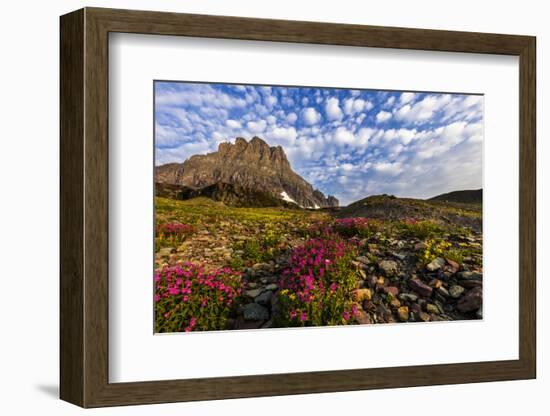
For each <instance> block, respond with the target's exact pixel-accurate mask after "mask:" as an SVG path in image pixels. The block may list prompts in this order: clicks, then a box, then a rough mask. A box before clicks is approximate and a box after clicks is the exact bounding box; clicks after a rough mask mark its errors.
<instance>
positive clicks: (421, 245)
mask: <svg viewBox="0 0 550 416" xmlns="http://www.w3.org/2000/svg"><path fill="white" fill-rule="evenodd" d="M427 248H428V246H427V244H426V243H425V242H423V241H422V242H420V243H416V244H415V245H414V249H415V250H416V251H420V250H426V249H427Z"/></svg>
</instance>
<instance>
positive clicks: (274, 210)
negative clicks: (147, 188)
mask: <svg viewBox="0 0 550 416" xmlns="http://www.w3.org/2000/svg"><path fill="white" fill-rule="evenodd" d="M154 93H155V104H154V117H155V132H154V143H155V161H154V163H155V170H154V175H155V178H154V179H155V201H154V203H155V230H154V235H153V236H152V238H154V241H155V264H154V276H153V278H154V291H155V293H154V309H155V311H154V313H155V328H154V330H155V332H157V333H164V332H172V333H173V332H192V331H212V330H217V331H219V330H245V329H256V330H264V329H270V328H288V327H312V326H339V325H360V324H364V325H365V324H367V325H368V324H384V323H400V324H406V323H413V322H424V323H426V324H427V325H429V323H430V322H435V321H457V320H473V319H482V318H483V312H482V306H483V305H482V303H483V261H482V260H483V256H482V243H483V234H482V231H483V227H482V225H483V224H482V199H483V196H482V195H483V191H482V188H483V184H482V168H483V162H482V157H483V104H484V101H483V96H482V95H476V94H455V93H439V92H438V93H436V92H411V91H385V90H364V89H341V88H326V87H295V86H267V85H245V84H243V85H235V84H222V83H193V82H181V81H155V83H154Z"/></svg>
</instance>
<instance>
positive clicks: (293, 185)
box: [155, 137, 338, 208]
mask: <svg viewBox="0 0 550 416" xmlns="http://www.w3.org/2000/svg"><path fill="white" fill-rule="evenodd" d="M155 182H157V183H159V184H169V185H179V186H184V187H188V188H190V190H191V191H194V192H195V193H197V191H199V190H202V189H204V188H208V187H212V186H213V185H216V187H215V189H214V190H216V189H217V190H218V195H219V191H220V190H225V191H229V189H228V188H227V185H235V187H236V188H234V189H232V190H231V191H230V192H229V193H230V194H232V195H237V194H240V195H241V196H242V197H243V200H244V202H243V204H245V203H248V202H246V201H247V200H250V204H252V205H248V206H254V201H257V200H258V199H260V200H262V204H263V203H265V202H266V201H267V199H269V198H267V199H266V197H267V196H269V197H271V198H273V201H274V203H275V204H276V205H279V203H278V201H283V199H286V200H287V201H288V200H289V199H290V200H292V201H294V202H296V204H297V205H299V206H301V207H303V208H326V207H337V206H338V200H337V199H336V198H334V197H333V196H328V197H325V195H324V194H323V193H322V192H321V191H319V190H316V189H314V188H313V186H311V184H309V183H308V182H307V181H306V180H305V179H303V178H302V177H301V176H300V175H298V174H297V173H296V172H294V171H293V170H292V168H291V166H290V163H289V161H288V159H287V157H286V154H285V152H284V150H283V148H282V147H281V146H272V147H270V146H269V145H268V144H267V143H266V142H265V141H263V140H262V139H261V138H259V137H254V138H252V140H250V142H247V141H246V140H245V139H243V138H242V137H238V138H237V139H236V140H235V143H234V144H232V143H229V142H224V143H220V145H219V147H218V151H217V152H212V153H208V154H206V155H194V156H192V157H190V158H189V159H187V160H186V161H185V162H183V163H170V164H166V165H162V166H158V167H156V168H155ZM245 191H247V192H252V193H253V195H252V196H250V195H248V196H245V193H246V192H245ZM211 192H212V189H207V190H205V191H202V192H198V193H199V194H201V193H202V194H203V195H208V193H211ZM182 195H193V192H187V193H185V192H184V193H183V194H182ZM283 195H285V196H287V198H284V197H283ZM260 196H261V197H260ZM232 198H233V197H232ZM242 206H245V205H242ZM260 206H265V205H260Z"/></svg>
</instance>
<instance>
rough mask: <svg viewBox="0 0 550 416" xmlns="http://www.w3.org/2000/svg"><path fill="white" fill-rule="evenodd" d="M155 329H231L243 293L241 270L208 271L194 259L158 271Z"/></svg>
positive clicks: (226, 268)
mask: <svg viewBox="0 0 550 416" xmlns="http://www.w3.org/2000/svg"><path fill="white" fill-rule="evenodd" d="M154 280H155V299H154V300H155V332H182V331H185V332H189V331H208V330H220V329H227V319H228V318H229V316H230V313H231V311H232V309H233V308H234V306H235V302H236V300H237V299H238V297H239V296H240V294H241V292H242V290H243V287H244V282H243V281H242V279H241V273H239V272H236V271H234V270H232V269H231V268H229V267H224V268H222V269H217V270H213V271H210V272H206V271H205V270H204V267H203V266H200V265H196V264H193V263H184V264H182V265H179V264H178V265H175V266H166V267H164V268H162V269H160V270H157V271H156V272H155V277H154Z"/></svg>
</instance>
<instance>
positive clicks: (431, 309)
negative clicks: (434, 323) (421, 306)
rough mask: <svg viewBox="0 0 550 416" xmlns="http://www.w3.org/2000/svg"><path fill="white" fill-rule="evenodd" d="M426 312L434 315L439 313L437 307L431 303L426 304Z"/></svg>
mask: <svg viewBox="0 0 550 416" xmlns="http://www.w3.org/2000/svg"><path fill="white" fill-rule="evenodd" d="M426 312H428V313H433V314H435V315H439V313H440V312H439V308H438V307H437V306H435V305H433V304H431V303H428V304H427V305H426Z"/></svg>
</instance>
